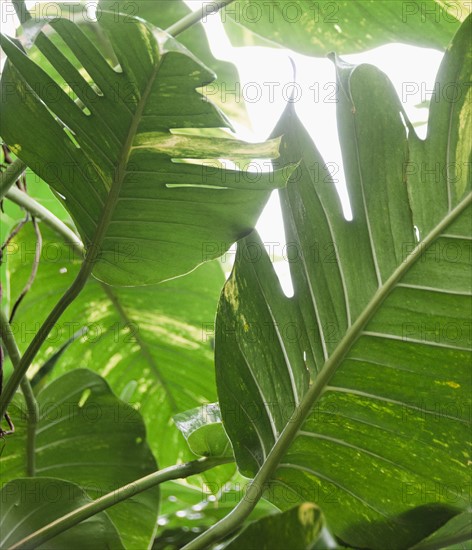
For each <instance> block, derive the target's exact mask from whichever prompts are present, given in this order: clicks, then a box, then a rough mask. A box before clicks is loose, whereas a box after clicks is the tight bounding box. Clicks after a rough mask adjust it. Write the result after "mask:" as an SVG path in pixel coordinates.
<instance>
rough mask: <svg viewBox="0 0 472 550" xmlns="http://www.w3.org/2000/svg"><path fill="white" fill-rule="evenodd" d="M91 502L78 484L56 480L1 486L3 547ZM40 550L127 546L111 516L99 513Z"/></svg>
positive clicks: (21, 481) (17, 481)
mask: <svg viewBox="0 0 472 550" xmlns="http://www.w3.org/2000/svg"><path fill="white" fill-rule="evenodd" d="M91 501H92V499H91V498H90V497H89V496H88V495H87V494H86V492H85V491H84V490H83V489H82V488H81V487H79V486H78V485H76V484H75V483H71V482H70V481H64V480H62V479H57V478H53V477H42V478H41V477H37V478H24V479H15V480H13V481H10V482H8V483H5V484H2V489H1V491H0V502H1V503H2V520H1V523H0V527H1V528H0V546H1V548H10V547H12V546H13V545H14V544H15V543H17V542H20V541H21V540H23V539H24V538H25V537H27V536H28V535H30V534H32V533H34V532H35V531H37V530H38V529H40V528H41V527H44V526H46V525H47V524H48V523H51V522H52V521H54V520H56V519H58V518H60V517H62V516H63V515H65V514H67V513H68V512H72V511H73V510H75V509H76V508H79V507H80V506H84V505H85V504H88V503H89V502H91ZM38 548H48V549H51V550H62V549H63V548H71V549H74V550H75V549H77V550H81V549H82V548H84V549H89V550H95V548H97V549H103V550H107V549H109V548H116V549H117V550H118V549H121V548H123V549H124V548H125V547H124V546H123V543H122V541H121V539H120V536H119V534H118V532H117V530H116V527H115V526H114V525H113V522H112V521H111V520H110V518H109V516H108V515H107V514H106V512H100V513H99V514H97V515H95V516H92V517H90V518H88V519H86V520H85V521H83V522H82V523H80V524H79V525H75V526H74V527H72V528H71V529H68V530H67V531H65V532H64V533H61V534H60V535H57V536H55V537H54V538H52V539H50V540H49V541H47V543H45V544H42V545H41V546H38Z"/></svg>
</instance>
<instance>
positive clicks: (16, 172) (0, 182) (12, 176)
mask: <svg viewBox="0 0 472 550" xmlns="http://www.w3.org/2000/svg"><path fill="white" fill-rule="evenodd" d="M25 170H26V164H25V163H24V162H23V161H22V160H20V159H16V160H15V162H12V163H11V164H9V165H8V168H7V169H6V170H5V172H2V173H1V174H0V200H1V199H3V197H4V196H5V195H6V193H7V191H8V190H9V189H10V187H11V186H12V185H13V184H14V183H15V181H17V180H18V179H19V177H20V176H21V174H22V173H23V172H24V171H25Z"/></svg>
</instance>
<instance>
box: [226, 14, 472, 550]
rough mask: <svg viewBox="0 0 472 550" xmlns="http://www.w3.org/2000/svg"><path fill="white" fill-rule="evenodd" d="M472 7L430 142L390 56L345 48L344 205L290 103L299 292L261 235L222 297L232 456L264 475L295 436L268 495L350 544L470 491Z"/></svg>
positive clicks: (405, 539)
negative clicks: (345, 207) (308, 510)
mask: <svg viewBox="0 0 472 550" xmlns="http://www.w3.org/2000/svg"><path fill="white" fill-rule="evenodd" d="M470 24H471V19H470V18H469V19H468V20H467V21H466V22H464V24H463V26H462V28H461V29H460V31H459V32H458V34H457V35H456V36H455V38H454V41H453V42H452V44H451V46H450V47H449V48H448V52H447V54H446V55H445V58H444V61H443V64H442V66H441V68H440V71H439V75H438V83H437V86H438V88H440V89H441V90H443V89H444V87H446V86H448V85H449V86H454V87H455V88H456V89H460V90H462V91H463V92H464V93H463V95H461V96H456V100H455V101H450V100H448V99H447V96H441V98H439V99H438V103H437V104H436V105H435V107H434V108H432V110H431V118H430V123H429V129H428V137H427V139H426V141H424V142H421V141H420V140H419V139H418V138H417V137H416V136H415V135H414V133H413V129H412V128H411V126H410V125H409V123H408V121H407V120H406V118H405V115H404V113H403V110H402V106H401V104H400V102H399V100H398V98H397V96H396V94H395V92H394V90H393V87H392V85H391V84H390V82H389V81H388V79H387V78H386V76H385V75H384V74H383V73H381V72H380V71H378V70H377V69H375V68H374V67H371V66H365V65H362V66H359V67H353V66H349V65H346V64H344V63H343V62H342V61H340V60H336V66H337V71H338V78H339V85H340V90H341V92H340V95H339V103H338V121H339V129H340V139H341V145H342V150H343V159H344V167H345V171H346V176H347V180H348V181H347V183H348V187H349V193H350V199H351V206H352V210H353V215H354V219H353V220H352V221H349V222H348V221H346V220H345V219H344V218H343V216H342V210H341V206H340V204H339V200H338V197H337V194H336V190H335V187H334V184H333V183H332V180H331V179H330V177H329V174H328V173H327V171H326V170H321V177H320V178H317V174H318V173H320V172H319V171H318V170H317V169H316V168H320V167H322V166H323V161H322V159H321V157H320V155H319V153H318V152H317V150H316V148H315V147H314V146H313V143H312V141H311V139H310V137H309V136H308V134H307V133H306V131H305V130H304V128H303V126H302V125H301V123H300V121H299V120H298V119H297V117H296V115H295V113H294V110H293V108H292V107H291V106H290V107H288V108H287V111H286V113H285V114H284V116H283V118H282V120H281V122H280V124H279V126H278V128H277V130H276V133H278V134H280V133H283V134H284V141H283V144H282V156H281V160H282V162H291V161H293V160H294V159H299V158H300V157H301V158H302V162H301V165H300V168H299V170H298V171H297V176H298V177H297V178H295V177H293V178H292V181H291V182H290V183H289V186H288V188H287V190H286V191H283V192H282V193H281V201H282V211H283V215H284V224H285V229H286V235H287V242H288V243H290V249H291V250H292V254H291V260H290V262H291V263H290V268H291V274H292V280H293V285H294V291H295V295H294V297H293V298H292V299H289V298H286V297H285V296H284V295H283V293H282V291H281V288H280V285H279V284H278V281H277V277H276V275H275V273H274V270H273V268H272V266H271V264H270V260H269V258H268V255H267V253H266V252H265V249H264V246H263V243H261V242H260V240H259V239H258V237H257V235H253V236H250V237H247V238H246V239H244V240H243V241H242V243H241V244H240V246H239V250H238V257H237V261H236V264H235V267H234V270H233V273H232V276H231V278H230V280H229V281H228V283H227V284H226V286H225V290H224V293H223V295H222V298H221V301H220V306H219V312H218V317H217V338H216V363H217V385H218V393H219V398H220V406H221V411H222V414H223V420H224V423H225V427H226V429H227V432H228V434H229V436H230V439H231V441H232V443H233V447H234V451H235V454H236V457H237V460H238V465H239V467H240V468H241V470H242V471H243V473H245V474H246V475H254V474H255V473H256V472H257V471H258V469H259V468H260V467H261V465H262V464H263V463H264V462H265V461H266V460H267V457H268V455H269V452H271V450H276V449H278V448H282V449H283V448H287V447H288V445H289V443H290V446H289V447H288V451H287V452H286V453H285V455H284V456H283V457H281V460H280V461H279V463H278V466H277V468H276V470H275V473H274V476H273V484H272V485H271V486H270V487H269V488H268V492H267V496H268V498H269V499H271V500H272V501H273V502H275V503H276V504H277V505H278V506H280V507H281V508H287V507H288V506H289V505H291V504H293V502H294V501H295V502H303V501H307V500H309V501H313V502H317V503H318V504H319V505H320V506H321V508H322V509H323V512H324V513H325V514H326V517H327V520H328V523H329V524H330V526H331V527H332V528H333V530H334V532H335V534H336V535H337V536H339V537H340V538H341V540H343V541H344V542H346V543H347V544H349V545H353V546H355V547H368V548H387V547H388V548H391V549H395V548H405V547H408V546H410V545H412V544H414V543H416V542H418V541H419V540H421V538H423V537H425V536H427V535H428V534H429V533H431V532H432V531H433V530H434V529H435V528H438V527H439V526H440V525H442V524H443V523H444V522H445V521H447V520H448V519H450V517H451V516H452V515H454V514H455V513H456V512H457V510H461V509H466V508H467V507H468V506H469V505H470V501H469V496H468V487H470V460H471V455H470V433H471V431H470V430H471V425H470V415H469V411H470V407H471V390H472V387H471V385H472V384H471V359H472V356H471V340H470V314H471V308H472V302H471V299H472V296H471V290H472V288H471V287H472V277H471V274H472V266H471V258H470V243H471V241H472V235H471V229H472V223H471V210H472V208H471V202H472V194H471V174H470V166H471V164H470V148H469V147H468V146H467V143H468V140H469V137H470V131H471V129H470V120H471V117H470V102H468V101H467V94H468V93H469V92H467V90H468V87H467V83H468V82H470V80H471V74H470V70H471V63H470V60H471V57H470V56H471V54H470V48H469V36H470V30H471V29H470ZM444 130H447V131H446V132H445V131H444ZM452 159H454V160H452ZM451 161H452V162H453V164H452V165H451V166H450V167H449V168H447V167H448V163H449V162H451ZM431 163H433V164H431ZM458 166H460V167H462V168H463V169H462V171H461V172H460V174H459V172H458ZM328 182H329V183H328ZM415 226H416V227H415ZM418 234H419V236H420V239H421V240H420V241H418ZM295 428H298V430H296V431H295ZM289 432H292V433H295V436H294V437H293V439H292V436H290V438H289V439H288V438H287V437H288V436H287V434H288V433H289ZM274 446H275V449H274ZM271 454H272V455H274V453H273V452H272V453H271ZM272 459H273V456H272ZM451 483H453V484H454V487H455V492H454V498H452V497H451V493H450V490H451V485H450V484H451ZM420 506H421V508H418V507H420ZM419 518H420V519H421V521H419ZM424 520H426V521H424Z"/></svg>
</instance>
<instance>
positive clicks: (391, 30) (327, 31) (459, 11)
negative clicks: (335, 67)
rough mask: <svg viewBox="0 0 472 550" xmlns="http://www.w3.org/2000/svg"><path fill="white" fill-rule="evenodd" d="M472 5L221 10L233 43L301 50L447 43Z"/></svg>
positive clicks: (389, 3)
mask: <svg viewBox="0 0 472 550" xmlns="http://www.w3.org/2000/svg"><path fill="white" fill-rule="evenodd" d="M469 13H470V6H467V5H466V4H465V3H462V4H460V3H458V2H454V3H452V2H442V0H427V1H425V2H398V1H397V0H382V1H377V0H338V1H336V2H312V1H311V0H297V1H295V2H267V1H265V0H236V2H234V3H232V4H230V5H229V6H228V7H226V8H225V9H224V10H222V14H221V17H222V20H223V22H224V23H225V28H226V31H227V33H228V35H229V36H230V38H231V39H232V42H233V44H234V45H236V46H241V45H245V46H250V45H256V46H257V45H264V46H267V45H270V42H272V44H273V46H283V47H285V48H290V49H292V50H295V51H296V52H299V53H302V54H305V55H314V56H325V55H327V54H328V53H330V52H332V51H335V52H336V53H338V54H348V53H356V52H360V51H364V50H368V49H371V48H375V47H377V46H380V45H382V44H386V43H389V42H404V43H407V44H414V45H418V46H426V47H431V48H438V49H441V50H442V49H445V48H446V46H447V44H448V43H449V41H450V40H451V38H452V37H453V36H454V33H455V32H456V31H457V30H458V28H459V26H460V22H461V21H463V20H464V19H465V18H466V16H467V15H468V14H469Z"/></svg>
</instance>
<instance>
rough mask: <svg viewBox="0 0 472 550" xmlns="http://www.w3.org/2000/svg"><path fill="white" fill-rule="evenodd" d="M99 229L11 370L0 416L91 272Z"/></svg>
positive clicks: (1, 399) (3, 395) (96, 252)
mask: <svg viewBox="0 0 472 550" xmlns="http://www.w3.org/2000/svg"><path fill="white" fill-rule="evenodd" d="M99 229H100V230H99V231H98V234H99V235H98V236H99V238H98V239H97V240H96V241H95V242H94V243H93V244H92V245H91V246H90V249H89V250H88V253H87V255H86V257H85V260H84V262H83V263H82V266H81V267H80V271H79V273H78V274H77V277H76V278H75V280H74V282H73V283H72V284H71V286H70V287H69V288H68V289H67V290H66V292H65V293H64V294H63V296H61V299H60V300H59V302H58V303H57V304H56V306H55V307H54V309H53V310H52V311H51V313H50V314H49V315H48V317H47V319H46V320H45V321H44V323H43V324H42V325H41V326H40V328H39V330H38V332H37V333H36V334H35V336H34V338H33V340H32V341H31V343H30V345H29V346H28V348H27V349H26V351H25V353H24V354H23V357H22V358H21V361H20V362H19V364H18V367H17V368H16V369H15V370H14V371H13V373H12V375H11V376H10V378H9V379H8V382H7V383H6V385H5V388H4V390H3V392H2V395H1V396H0V417H2V416H3V415H4V414H5V412H6V410H7V407H8V404H9V403H10V401H11V400H12V399H13V396H14V395H15V392H16V390H17V389H18V386H19V385H20V383H21V381H22V379H23V378H24V377H25V375H26V372H27V370H28V368H29V366H30V365H31V363H32V361H33V359H34V358H35V356H36V354H37V353H38V351H39V348H40V347H41V346H42V344H43V342H44V341H45V340H46V338H47V337H48V335H49V333H50V332H51V330H52V329H53V327H54V325H55V324H56V323H57V321H58V320H59V318H60V317H61V315H62V314H63V313H64V311H65V310H66V309H67V308H68V307H69V306H70V304H71V303H72V302H73V301H74V300H75V299H76V298H77V296H78V295H79V294H80V292H81V290H82V289H83V288H84V286H85V283H86V282H87V280H88V278H89V276H90V274H91V273H92V270H93V268H94V265H95V262H96V261H97V258H98V254H99V252H98V249H99V246H100V245H101V242H102V237H103V231H104V228H103V227H102V226H100V228H99Z"/></svg>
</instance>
